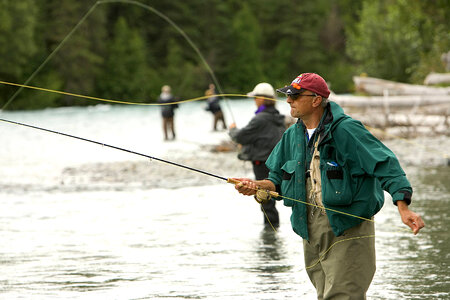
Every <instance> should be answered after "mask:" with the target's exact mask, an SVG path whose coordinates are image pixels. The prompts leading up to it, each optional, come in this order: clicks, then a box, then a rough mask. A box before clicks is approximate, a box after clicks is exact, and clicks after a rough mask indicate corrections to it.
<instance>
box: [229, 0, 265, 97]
mask: <svg viewBox="0 0 450 300" xmlns="http://www.w3.org/2000/svg"><path fill="white" fill-rule="evenodd" d="M232 39H233V40H232V43H233V49H232V51H233V54H232V57H233V58H232V59H231V61H230V62H229V70H230V71H229V73H228V76H229V77H228V85H229V86H230V90H232V91H234V92H238V91H249V90H251V89H252V88H253V87H254V86H255V85H256V84H257V83H259V82H261V81H263V80H264V76H263V71H262V63H263V62H262V53H261V52H262V50H261V31H260V27H259V24H258V20H257V19H256V18H255V16H254V15H253V13H252V11H251V10H250V8H249V7H248V5H247V4H246V3H244V4H243V5H242V8H241V9H240V10H239V11H238V12H237V13H236V15H235V16H234V18H233V21H232Z"/></svg>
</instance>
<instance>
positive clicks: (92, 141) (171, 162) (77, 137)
mask: <svg viewBox="0 0 450 300" xmlns="http://www.w3.org/2000/svg"><path fill="white" fill-rule="evenodd" d="M0 121H2V122H5V123H10V124H14V125H19V126H24V127H28V128H33V129H38V130H42V131H46V132H50V133H54V134H58V135H62V136H66V137H70V138H73V139H77V140H81V141H85V142H89V143H93V144H97V145H101V146H103V147H108V148H112V149H116V150H120V151H124V152H128V153H131V154H135V155H139V156H143V157H146V158H149V159H153V160H156V161H160V162H163V163H166V164H169V165H173V166H176V167H180V168H184V169H187V170H190V171H194V172H197V173H201V174H203V175H207V176H211V177H215V178H217V179H220V180H224V181H226V182H228V183H232V184H238V183H239V182H240V181H238V180H236V179H233V178H226V177H223V176H219V175H216V174H213V173H210V172H206V171H203V170H200V169H196V168H193V167H189V166H186V165H182V164H179V163H176V162H173V161H169V160H165V159H162V158H158V157H155V156H151V155H147V154H144V153H139V152H136V151H133V150H129V149H125V148H121V147H117V146H114V145H110V144H105V143H102V142H98V141H94V140H91V139H87V138H83V137H79V136H76V135H72V134H68V133H64V132H59V131H55V130H51V129H47V128H43V127H38V126H34V125H30V124H25V123H20V122H16V121H11V120H6V119H2V118H0ZM267 192H268V193H269V194H270V195H271V197H278V196H279V194H278V193H277V192H272V191H267Z"/></svg>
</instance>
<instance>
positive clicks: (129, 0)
mask: <svg viewBox="0 0 450 300" xmlns="http://www.w3.org/2000/svg"><path fill="white" fill-rule="evenodd" d="M107 3H126V4H134V5H137V6H140V7H141V8H144V9H146V10H148V11H150V12H152V13H154V14H156V15H157V16H159V17H160V18H162V19H163V20H165V21H166V22H167V23H169V24H170V25H172V26H173V27H174V28H175V29H176V30H177V31H178V32H179V33H180V34H181V36H182V37H183V38H184V39H185V40H186V41H187V42H188V44H189V45H190V46H191V47H192V49H194V51H195V52H196V53H197V55H198V56H199V58H200V60H201V61H202V63H203V64H204V66H205V68H206V70H207V71H208V73H209V74H210V75H211V78H212V80H213V81H214V84H215V85H216V87H217V90H218V91H219V93H220V94H224V93H223V91H222V88H221V86H220V83H219V81H218V80H217V78H216V75H215V74H214V71H213V70H212V69H211V67H210V66H209V64H208V63H207V61H206V59H205V58H204V56H203V54H202V53H201V52H200V50H199V49H198V47H197V46H196V45H195V44H194V42H192V40H191V39H190V38H189V36H188V35H187V34H186V33H185V32H184V31H183V30H182V29H181V28H180V27H179V26H178V25H177V24H176V23H175V22H173V21H172V20H171V19H170V18H169V17H167V16H166V15H164V14H163V13H161V12H160V11H158V10H157V9H155V8H153V7H151V6H149V5H146V4H143V3H140V2H138V1H133V0H103V1H97V2H96V3H95V4H94V5H93V6H92V7H91V8H90V9H89V10H88V12H87V13H86V14H85V15H84V16H83V17H82V18H81V19H80V21H78V23H77V24H76V25H75V26H74V27H73V28H72V30H71V31H70V32H69V33H68V34H67V35H66V36H65V37H64V39H63V40H62V41H61V42H60V43H59V44H58V46H57V47H56V48H55V49H54V50H53V51H52V52H51V53H50V55H49V56H47V58H46V59H45V60H44V61H43V62H42V63H41V65H40V66H39V67H38V68H37V69H36V70H35V71H34V72H33V73H32V74H31V75H30V77H28V79H27V80H26V81H25V83H24V85H27V84H28V83H29V82H30V81H31V80H32V79H33V78H34V77H35V76H36V74H37V73H38V72H39V71H40V70H41V69H42V68H43V67H44V65H46V64H47V62H48V61H49V60H50V59H51V58H52V57H53V56H54V55H55V54H56V53H57V52H58V51H59V49H60V48H61V47H62V46H63V45H64V44H65V43H66V42H67V40H68V39H69V38H70V37H71V36H72V34H73V33H74V32H75V31H76V30H77V29H78V27H80V25H81V24H82V23H83V22H84V21H85V20H86V19H87V17H88V16H89V15H90V14H91V13H92V12H93V11H94V10H95V9H96V8H97V6H98V5H99V4H107ZM22 89H23V87H20V88H19V89H18V90H17V91H16V92H15V93H14V94H13V95H12V96H11V98H10V99H9V100H8V101H7V102H6V103H5V104H4V105H3V107H2V110H4V109H5V108H6V107H7V106H8V105H9V104H10V103H11V102H12V101H13V100H14V99H15V98H16V97H17V95H18V94H19V93H20V92H21V91H22ZM224 99H225V103H226V104H227V107H228V110H229V111H230V115H231V118H232V120H233V122H234V123H236V121H235V119H234V115H233V111H232V110H231V106H230V105H229V103H228V99H227V98H224Z"/></svg>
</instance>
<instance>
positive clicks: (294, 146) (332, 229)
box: [235, 73, 425, 300]
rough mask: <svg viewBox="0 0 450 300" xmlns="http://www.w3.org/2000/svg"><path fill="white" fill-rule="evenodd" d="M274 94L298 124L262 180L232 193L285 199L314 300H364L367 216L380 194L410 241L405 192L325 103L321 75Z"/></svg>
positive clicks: (385, 154) (417, 224)
mask: <svg viewBox="0 0 450 300" xmlns="http://www.w3.org/2000/svg"><path fill="white" fill-rule="evenodd" d="M277 91H278V92H280V93H283V94H285V95H286V96H287V103H288V104H289V105H290V106H291V115H292V116H293V117H296V118H299V120H298V122H297V124H294V125H292V126H291V127H289V128H288V129H287V130H286V132H285V133H284V135H283V137H282V138H281V140H280V142H279V143H278V144H277V145H276V146H275V148H274V150H273V151H272V153H271V154H270V156H269V158H268V159H267V161H266V166H267V167H268V168H269V170H270V172H269V177H268V179H264V180H256V181H255V180H251V179H248V178H235V180H238V181H240V182H239V183H237V184H236V185H235V187H236V189H237V190H238V192H239V193H242V194H244V195H255V194H256V189H260V190H259V191H258V193H257V194H256V195H257V197H258V198H259V199H260V200H261V201H265V200H267V199H268V198H270V197H268V193H264V192H263V193H261V192H262V191H261V189H262V190H269V191H278V192H279V193H280V195H281V196H284V197H287V198H283V199H284V200H283V201H284V204H285V205H286V206H290V207H292V215H291V224H292V228H293V230H294V231H295V232H296V233H297V234H298V235H300V236H301V237H302V238H303V249H304V259H305V268H306V271H307V273H308V276H309V278H310V280H311V282H312V283H313V285H314V287H315V288H316V291H317V298H318V299H355V300H360V299H366V292H367V290H368V288H369V286H370V283H371V282H372V279H373V275H374V274H375V265H376V263H375V229H374V221H373V217H374V215H375V214H376V213H377V212H378V211H379V210H380V209H381V207H382V206H383V203H384V193H383V190H385V191H387V192H388V193H389V194H391V196H392V201H393V203H394V204H395V205H396V206H397V208H398V211H399V214H400V217H401V219H402V221H403V223H404V224H406V225H407V226H409V227H410V228H411V229H412V231H413V233H414V234H417V233H418V232H419V231H420V229H421V228H423V227H424V226H425V224H424V222H423V220H422V218H421V217H420V216H419V215H418V214H416V213H414V212H413V211H411V210H409V207H408V206H409V205H410V203H411V196H412V188H411V185H410V183H409V181H408V179H407V178H406V175H405V172H404V171H403V169H402V168H401V166H400V163H399V161H398V159H397V157H396V156H395V155H394V153H393V152H392V151H391V150H390V149H388V148H387V147H386V146H385V145H384V144H383V143H382V142H380V141H379V140H378V139H377V138H376V137H374V136H373V135H372V134H371V133H370V132H369V131H368V130H367V129H366V128H365V127H364V125H363V124H362V123H361V122H359V121H357V120H354V119H352V118H351V117H349V116H348V115H346V114H344V111H343V109H342V108H341V107H340V106H339V105H338V104H336V103H334V102H331V101H328V96H329V94H330V91H329V89H328V86H327V84H326V82H325V80H324V79H323V78H322V77H321V76H319V75H317V74H314V73H304V74H301V75H299V76H298V77H296V78H295V79H294V80H293V81H292V82H291V84H290V85H289V86H286V87H284V88H281V89H278V90H277ZM299 201H302V202H299Z"/></svg>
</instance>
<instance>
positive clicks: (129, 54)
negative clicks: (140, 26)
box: [100, 17, 148, 102]
mask: <svg viewBox="0 0 450 300" xmlns="http://www.w3.org/2000/svg"><path fill="white" fill-rule="evenodd" d="M114 33H115V35H114V38H113V39H112V41H111V43H110V45H109V47H108V48H109V52H108V53H107V57H106V65H105V67H104V74H103V76H102V79H101V83H100V91H101V95H100V96H101V97H106V98H111V99H115V100H122V101H133V102H143V101H145V100H146V98H145V97H146V91H147V89H148V87H147V85H148V78H147V75H148V73H147V65H146V53H145V44H144V40H143V39H142V37H141V36H140V34H139V32H138V31H137V30H135V29H132V28H130V27H129V26H128V24H127V21H126V20H125V18H122V17H121V18H119V19H118V21H117V23H116V25H115V29H114Z"/></svg>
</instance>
